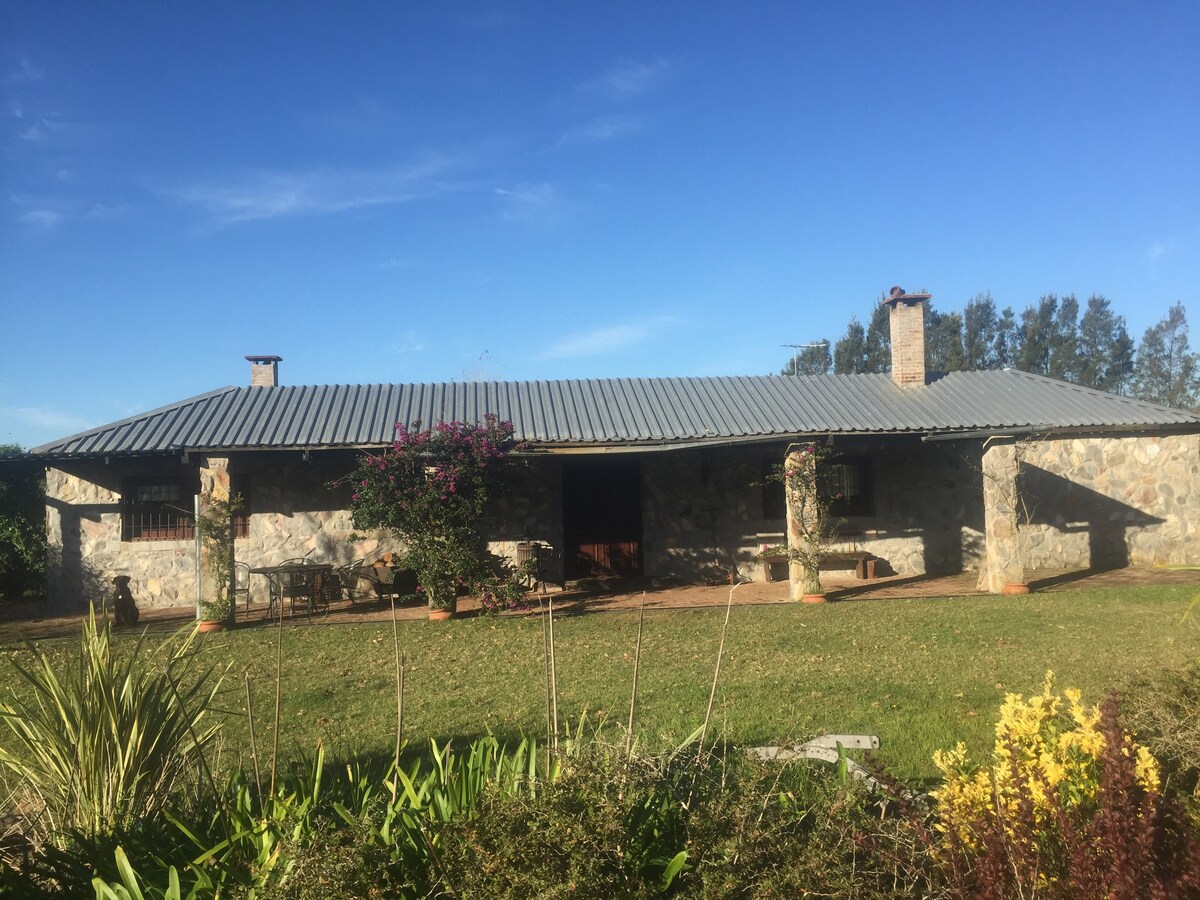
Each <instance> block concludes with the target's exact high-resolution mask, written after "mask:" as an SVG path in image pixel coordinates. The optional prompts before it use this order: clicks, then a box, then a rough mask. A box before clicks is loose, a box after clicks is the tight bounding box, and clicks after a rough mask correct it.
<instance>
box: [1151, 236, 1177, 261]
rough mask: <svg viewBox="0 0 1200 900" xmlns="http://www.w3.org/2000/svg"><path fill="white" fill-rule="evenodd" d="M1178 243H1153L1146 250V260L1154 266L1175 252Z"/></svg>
mask: <svg viewBox="0 0 1200 900" xmlns="http://www.w3.org/2000/svg"><path fill="white" fill-rule="evenodd" d="M1178 243H1179V242H1178V241H1155V242H1154V243H1152V244H1151V245H1150V246H1149V247H1147V248H1146V260H1147V261H1148V262H1149V263H1150V265H1152V266H1153V265H1156V264H1157V263H1159V262H1161V261H1162V260H1163V259H1165V258H1166V257H1168V256H1170V255H1171V254H1172V253H1174V252H1175V249H1176V247H1177V246H1178Z"/></svg>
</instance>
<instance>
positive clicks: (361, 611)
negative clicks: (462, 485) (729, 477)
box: [0, 568, 1200, 646]
mask: <svg viewBox="0 0 1200 900" xmlns="http://www.w3.org/2000/svg"><path fill="white" fill-rule="evenodd" d="M1032 575H1033V577H1032V578H1031V579H1030V584H1031V586H1032V587H1033V589H1034V590H1035V591H1037V592H1047V591H1062V590H1072V589H1075V588H1091V587H1098V588H1099V587H1121V586H1124V585H1154V584H1164V585H1165V584H1194V585H1197V586H1198V587H1200V570H1184V569H1164V568H1126V569H1114V570H1110V571H1106V572H1097V571H1091V570H1078V571H1059V570H1054V571H1038V572H1034V573H1032ZM976 577H977V576H976V575H975V573H973V572H967V573H963V574H960V575H946V576H936V577H934V576H908V577H906V576H900V575H894V576H891V577H885V578H875V579H871V580H870V581H860V580H856V579H854V578H852V577H851V578H849V579H846V578H839V579H830V580H829V581H828V583H827V585H826V587H827V588H828V595H827V596H828V597H829V599H830V600H832V601H861V600H886V599H894V598H920V597H963V596H973V595H985V592H983V591H980V590H979V589H978V588H977V587H976ZM642 594H643V591H642V587H641V586H636V587H635V586H632V585H629V584H628V583H626V584H612V585H602V584H593V585H589V586H586V587H583V586H581V587H578V588H576V589H573V590H566V591H563V590H554V589H552V590H551V591H550V592H549V593H547V594H545V595H537V594H535V595H531V599H532V600H533V602H534V606H533V608H532V610H531V611H530V612H528V613H506V614H505V615H536V614H537V611H538V606H537V604H538V602H539V600H540V602H541V603H542V604H543V606H544V605H546V604H548V603H549V601H550V599H551V598H553V600H554V611H555V614H556V615H557V614H562V615H579V614H584V613H596V612H609V611H613V610H624V609H637V608H638V605H639V604H640V603H641V602H642ZM645 598H646V599H645V602H646V608H647V609H696V608H701V607H711V606H722V605H724V604H725V603H726V601H727V600H728V598H729V586H728V585H716V586H698V585H696V586H683V587H678V586H670V587H664V586H655V585H646V587H645ZM787 602H789V601H788V585H787V582H775V583H766V582H757V581H756V582H751V583H748V584H742V585H738V586H737V587H736V588H735V589H734V594H733V603H734V605H736V606H750V605H761V604H777V603H787ZM478 608H479V607H478V603H477V602H476V601H474V600H472V599H469V598H468V599H465V600H461V601H460V602H459V614H460V615H463V616H472V615H478V614H479V613H478ZM265 612H266V609H265V607H264V606H251V607H250V609H249V611H248V612H247V611H245V610H243V609H239V610H238V619H239V622H238V625H237V627H239V628H246V627H266V626H268V625H269V624H270V623H269V622H267V621H266V619H265V618H264V613H265ZM425 613H426V610H425V607H424V606H423V605H421V604H418V603H415V602H412V601H410V602H407V603H403V604H399V605H397V607H396V617H397V618H398V619H400V620H403V621H413V620H421V619H424V618H425ZM194 615H195V612H194V609H193V607H191V606H184V607H170V608H159V609H143V610H142V616H141V620H140V622H139V623H138V624H137V625H136V626H132V627H130V626H124V627H121V628H118V629H115V630H116V631H118V632H125V633H137V632H139V631H141V630H143V629H146V630H148V631H150V632H152V633H167V632H171V631H174V630H176V629H179V628H183V627H185V626H187V625H188V624H189V623H190V622H191V621H192V620H193V618H194ZM390 619H391V610H390V608H389V606H388V605H387V604H386V603H384V602H382V601H379V600H374V599H371V600H365V601H364V600H360V601H359V602H357V603H353V604H351V603H349V602H348V601H345V600H343V601H341V602H340V603H334V604H332V605H331V607H330V610H329V612H328V613H327V614H325V615H317V616H313V617H308V616H296V617H295V618H285V619H284V627H313V626H319V625H329V624H347V623H352V622H382V621H390ZM78 633H79V616H78V615H74V616H46V615H45V614H44V608H43V605H42V604H37V603H6V604H4V605H2V606H0V645H8V646H11V645H14V644H19V643H21V642H22V641H24V640H44V639H47V638H55V637H68V636H73V635H76V634H78Z"/></svg>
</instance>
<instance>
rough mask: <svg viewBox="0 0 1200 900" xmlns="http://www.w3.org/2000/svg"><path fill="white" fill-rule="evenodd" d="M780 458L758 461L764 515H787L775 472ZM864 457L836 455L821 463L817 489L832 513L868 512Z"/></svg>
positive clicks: (867, 514)
mask: <svg viewBox="0 0 1200 900" xmlns="http://www.w3.org/2000/svg"><path fill="white" fill-rule="evenodd" d="M781 467H782V461H781V460H774V459H764V460H763V461H762V474H763V478H762V505H763V518H764V519H784V518H786V517H787V499H786V498H785V497H784V492H783V484H782V483H780V481H779V480H778V477H777V474H778V472H779V471H780V469H781ZM867 472H868V467H867V460H866V459H865V458H863V457H857V456H839V457H837V458H836V459H835V460H833V461H830V462H827V463H825V464H824V465H823V466H822V467H821V475H820V483H821V493H822V495H823V496H824V498H825V500H826V501H827V502H828V503H829V513H830V515H833V516H869V515H871V514H872V512H873V511H874V509H873V505H872V503H871V490H870V480H869V478H868V476H867Z"/></svg>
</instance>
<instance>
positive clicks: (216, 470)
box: [197, 456, 232, 601]
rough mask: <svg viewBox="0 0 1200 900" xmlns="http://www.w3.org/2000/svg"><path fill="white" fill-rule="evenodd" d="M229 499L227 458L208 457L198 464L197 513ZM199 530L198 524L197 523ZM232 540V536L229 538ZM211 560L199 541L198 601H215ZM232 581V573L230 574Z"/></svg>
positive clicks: (210, 553) (203, 512) (205, 548)
mask: <svg viewBox="0 0 1200 900" xmlns="http://www.w3.org/2000/svg"><path fill="white" fill-rule="evenodd" d="M228 499H229V457H227V456H208V457H205V458H204V461H203V462H202V463H201V464H200V502H199V513H200V515H201V516H204V515H207V514H208V511H209V510H210V509H211V508H212V502H213V501H214V500H216V501H227V500H228ZM197 528H199V523H197ZM230 540H232V535H231V536H230ZM213 575H214V573H213V559H212V551H211V550H210V549H209V548H208V547H207V546H205V542H204V541H200V551H199V574H198V575H197V577H198V578H199V579H200V599H201V600H202V601H204V600H212V599H215V596H216V595H215V588H216V585H215V584H214V583H213ZM230 579H231V580H232V572H231V573H230Z"/></svg>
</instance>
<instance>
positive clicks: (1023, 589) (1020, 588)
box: [1000, 581, 1029, 596]
mask: <svg viewBox="0 0 1200 900" xmlns="http://www.w3.org/2000/svg"><path fill="white" fill-rule="evenodd" d="M1000 593H1001V594H1006V595H1008V596H1014V595H1017V594H1028V593H1029V585H1027V584H1026V583H1025V582H1023V581H1006V582H1004V586H1003V587H1001V588H1000Z"/></svg>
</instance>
